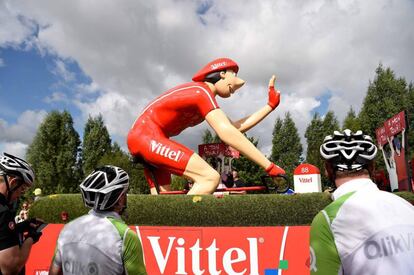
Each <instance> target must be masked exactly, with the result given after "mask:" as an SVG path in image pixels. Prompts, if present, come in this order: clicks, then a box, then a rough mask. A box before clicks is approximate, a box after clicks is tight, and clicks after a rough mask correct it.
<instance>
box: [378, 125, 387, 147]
mask: <svg viewBox="0 0 414 275" xmlns="http://www.w3.org/2000/svg"><path fill="white" fill-rule="evenodd" d="M375 134H376V136H377V142H378V144H379V145H381V146H384V144H386V143H387V132H386V130H385V126H382V127H380V128H378V129H376V130H375Z"/></svg>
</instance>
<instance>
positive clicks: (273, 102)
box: [267, 75, 280, 110]
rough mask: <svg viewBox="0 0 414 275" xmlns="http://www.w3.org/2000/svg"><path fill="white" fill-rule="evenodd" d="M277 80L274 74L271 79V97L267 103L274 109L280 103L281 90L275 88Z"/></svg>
mask: <svg viewBox="0 0 414 275" xmlns="http://www.w3.org/2000/svg"><path fill="white" fill-rule="evenodd" d="M275 80H276V76H275V75H272V77H271V78H270V80H269V99H268V102H267V105H269V106H270V108H272V110H274V109H276V107H277V106H278V105H279V103H280V92H279V91H276V90H275Z"/></svg>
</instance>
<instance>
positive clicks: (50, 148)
mask: <svg viewBox="0 0 414 275" xmlns="http://www.w3.org/2000/svg"><path fill="white" fill-rule="evenodd" d="M79 146H80V139H79V135H78V133H77V132H76V130H75V129H74V128H73V119H72V116H71V115H70V113H69V112H67V111H64V112H62V113H61V112H58V111H52V112H50V113H49V114H48V115H47V116H46V118H45V119H44V121H43V122H42V123H41V124H40V126H39V129H38V130H37V133H36V135H35V137H34V139H33V142H32V143H31V144H30V145H29V148H28V150H27V156H26V158H27V160H28V161H29V162H30V163H31V164H32V165H33V168H34V170H35V171H36V185H37V186H38V187H40V188H42V191H43V193H44V194H50V193H57V192H59V193H62V192H76V191H77V189H78V185H79V181H80V176H81V172H80V169H79V151H80V148H79Z"/></svg>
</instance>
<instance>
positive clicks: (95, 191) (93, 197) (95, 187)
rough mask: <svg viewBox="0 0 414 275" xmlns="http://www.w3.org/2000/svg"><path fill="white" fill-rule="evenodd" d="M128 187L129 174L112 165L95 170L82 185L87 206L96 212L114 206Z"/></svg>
mask: <svg viewBox="0 0 414 275" xmlns="http://www.w3.org/2000/svg"><path fill="white" fill-rule="evenodd" d="M128 187H129V176H128V174H127V173H126V172H125V171H124V170H122V169H121V168H119V167H116V166H111V165H106V166H103V167H100V168H97V169H95V171H93V172H92V173H91V174H90V175H89V176H87V177H86V179H84V180H83V182H82V183H81V184H80V189H81V192H82V198H83V201H84V202H85V205H86V206H87V207H90V208H93V209H95V210H107V209H109V208H111V207H112V206H114V205H115V203H116V202H117V201H118V200H119V199H120V198H121V196H122V194H124V193H125V192H127V190H128Z"/></svg>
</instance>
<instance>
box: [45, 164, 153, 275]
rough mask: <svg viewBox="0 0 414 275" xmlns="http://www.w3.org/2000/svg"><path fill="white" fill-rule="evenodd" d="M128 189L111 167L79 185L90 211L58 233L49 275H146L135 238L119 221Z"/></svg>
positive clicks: (123, 177) (116, 169) (124, 175)
mask: <svg viewBox="0 0 414 275" xmlns="http://www.w3.org/2000/svg"><path fill="white" fill-rule="evenodd" d="M128 187H129V177H128V174H127V173H126V172H125V171H124V170H122V169H121V168H119V167H115V166H104V167H101V168H98V169H96V170H95V171H93V172H92V173H91V174H90V175H89V176H88V177H87V178H86V179H85V180H84V181H83V182H82V183H81V185H80V188H81V192H82V198H83V201H84V203H85V205H86V206H88V207H91V208H93V209H92V210H91V211H90V212H89V214H88V215H84V216H82V217H79V218H77V219H75V220H74V221H72V222H70V223H68V224H67V225H65V227H64V228H63V229H62V231H61V233H60V235H59V238H58V241H57V245H56V249H55V256H54V257H53V261H52V264H51V266H50V270H49V274H50V275H57V274H108V275H112V274H114V275H118V274H137V275H145V274H147V273H146V271H145V265H144V258H143V254H142V247H141V243H140V241H139V239H138V236H137V234H136V233H135V232H133V231H132V230H131V229H129V228H128V226H127V225H126V224H125V223H124V222H123V221H122V219H121V214H122V212H123V211H124V210H125V208H126V203H127V196H126V194H127V191H128Z"/></svg>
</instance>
